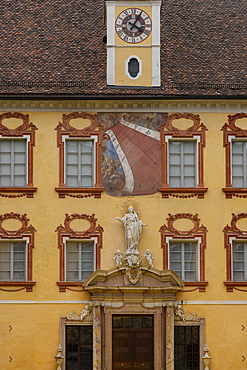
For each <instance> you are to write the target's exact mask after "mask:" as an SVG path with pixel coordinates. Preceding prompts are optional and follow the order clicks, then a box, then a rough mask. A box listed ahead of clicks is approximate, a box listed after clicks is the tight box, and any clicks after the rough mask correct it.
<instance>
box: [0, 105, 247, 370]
mask: <svg viewBox="0 0 247 370" xmlns="http://www.w3.org/2000/svg"><path fill="white" fill-rule="evenodd" d="M92 113H94V112H92ZM170 113H173V112H170ZM230 113H231V112H229V114H230ZM25 114H29V117H30V121H31V122H33V124H35V125H36V126H37V128H38V130H37V131H36V144H35V148H34V185H35V186H37V188H38V190H37V192H36V193H34V198H25V197H24V198H14V199H9V198H3V197H2V198H1V214H4V213H8V212H16V213H20V214H24V213H26V214H27V217H28V218H29V219H30V223H31V224H32V225H33V226H34V227H35V229H36V230H37V231H36V233H35V248H34V251H33V280H34V281H36V285H35V286H34V287H33V292H26V291H25V290H23V291H21V292H13V293H10V292H3V291H0V345H1V347H2V348H3V349H4V350H3V355H2V356H1V358H0V368H1V369H4V370H5V369H6V370H8V369H20V370H22V369H23V370H24V369H25V370H29V369H30V370H31V369H37V370H41V369H44V368H45V369H46V370H52V369H55V368H56V366H55V360H54V356H55V355H56V354H57V352H56V348H57V346H58V344H59V318H60V317H61V316H62V317H64V316H66V314H67V313H68V312H70V311H76V312H77V313H78V314H79V313H80V311H81V308H82V306H83V305H85V303H80V304H79V303H76V302H78V301H84V302H86V301H87V300H88V299H89V296H88V293H86V292H72V291H68V290H67V291H66V293H59V289H58V286H57V285H56V281H58V280H59V251H58V248H57V234H56V232H55V229H56V228H57V226H59V225H60V224H63V221H64V218H65V214H66V213H68V214H72V213H80V214H81V213H87V214H89V215H91V214H93V213H95V216H96V218H97V220H98V221H97V223H99V224H100V225H101V226H102V227H103V228H104V233H103V249H102V251H101V257H102V258H101V268H102V269H105V270H107V269H110V268H112V267H114V265H115V261H114V260H113V256H114V253H115V251H116V250H117V249H120V250H121V251H122V253H123V252H124V250H125V240H124V230H123V227H122V224H121V223H120V222H118V221H117V220H115V219H114V217H115V216H118V217H122V216H123V214H124V211H126V209H127V205H128V204H131V203H132V204H133V205H134V207H135V209H136V210H138V212H139V217H140V219H141V220H142V221H143V222H144V223H145V224H148V226H147V227H145V228H143V234H142V237H141V240H140V244H139V250H140V255H143V254H144V253H145V251H146V249H147V248H149V249H151V251H152V253H154V260H153V263H154V266H155V267H156V268H158V269H163V261H162V258H163V257H162V256H163V255H162V250H161V239H160V233H159V231H158V230H159V228H160V226H162V225H163V224H164V223H166V218H167V217H168V214H169V213H171V214H176V213H182V212H185V213H192V214H195V213H198V215H199V218H200V219H201V224H203V225H204V226H206V227H207V229H208V233H207V249H206V251H205V260H206V262H205V264H206V266H205V271H206V280H207V281H208V282H209V284H208V286H207V287H206V292H205V293H202V292H199V291H195V292H187V293H185V292H181V293H178V294H177V299H178V300H179V301H184V302H187V303H186V305H185V306H184V309H185V311H186V313H190V312H196V313H197V314H198V315H199V317H205V318H206V341H207V344H208V346H209V348H210V352H209V353H210V355H211V356H212V363H211V365H210V369H211V370H217V369H219V368H220V369H223V370H231V369H233V368H235V369H240V370H241V369H244V368H245V366H246V365H245V364H246V361H247V353H246V340H247V334H246V333H247V322H246V302H247V301H246V293H244V292H240V291H233V292H232V293H229V292H226V287H225V286H224V284H223V281H224V280H225V279H226V253H225V249H224V235H223V232H222V230H223V228H224V227H225V226H226V225H227V224H229V223H230V221H231V215H232V213H235V214H238V213H241V212H246V202H247V201H246V199H239V198H232V199H226V198H225V194H224V193H223V191H222V187H224V186H225V149H224V148H223V134H222V131H221V128H222V126H223V125H224V123H225V122H227V115H228V114H227V113H200V118H201V122H203V123H204V124H205V126H206V127H207V128H208V131H207V132H206V148H205V149H204V185H205V187H207V188H208V191H207V192H206V194H205V197H204V199H197V198H189V199H180V198H173V197H170V198H169V199H162V198H161V194H160V193H155V194H153V195H145V196H144V195H143V196H138V197H112V196H109V195H106V194H105V193H102V196H101V199H94V198H93V197H92V198H83V199H78V198H69V197H66V198H65V199H60V198H58V194H57V192H56V191H55V187H57V186H58V179H59V166H58V163H59V156H58V154H59V151H58V148H57V137H56V131H55V128H56V126H57V125H58V123H59V122H61V120H62V114H63V112H62V111H61V112H33V111H30V112H25ZM186 289H188V288H186V287H185V288H184V290H186ZM7 300H11V301H12V302H13V303H12V304H6V301H7ZM26 300H28V301H34V302H36V303H33V304H31V303H30V304H24V303H22V304H21V303H20V301H22V302H24V301H26ZM42 301H43V302H44V301H45V302H46V303H38V302H42ZM49 301H57V302H58V303H57V304H55V303H50V304H49ZM61 301H63V303H61ZM67 301H68V304H67V303H66V302H67ZM192 301H193V302H194V303H193V304H190V302H192ZM197 301H198V305H197V304H196V302H197ZM215 301H217V302H218V303H217V304H215V303H214V304H210V303H213V302H215ZM226 301H227V302H229V301H232V302H233V304H232V305H229V304H224V302H226ZM14 302H16V303H14ZM59 302H60V303H59ZM71 302H74V303H71ZM201 302H204V303H203V304H201ZM236 302H238V304H236ZM241 302H242V303H241ZM239 303H240V304H239ZM9 325H11V327H12V328H13V329H12V330H11V331H9ZM242 325H243V326H242ZM243 327H244V329H243ZM242 356H244V357H242ZM10 357H11V358H12V360H11V362H9V361H10ZM243 358H246V360H243Z"/></svg>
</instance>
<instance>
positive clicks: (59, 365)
mask: <svg viewBox="0 0 247 370" xmlns="http://www.w3.org/2000/svg"><path fill="white" fill-rule="evenodd" d="M62 351H63V349H62V346H61V344H59V346H58V347H57V352H58V353H57V355H56V356H55V360H56V364H57V370H62V365H63V360H64V357H63V356H62Z"/></svg>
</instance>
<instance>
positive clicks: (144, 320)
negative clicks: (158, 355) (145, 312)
mask: <svg viewBox="0 0 247 370" xmlns="http://www.w3.org/2000/svg"><path fill="white" fill-rule="evenodd" d="M114 319H116V320H115V323H114ZM116 321H118V323H117V325H116ZM112 340H113V343H112V349H113V369H114V370H118V369H119V370H138V369H139V370H140V369H142V370H144V369H146V370H153V369H154V344H153V343H154V341H153V317H152V316H130V315H128V316H127V315H126V316H117V315H114V318H113V332H112Z"/></svg>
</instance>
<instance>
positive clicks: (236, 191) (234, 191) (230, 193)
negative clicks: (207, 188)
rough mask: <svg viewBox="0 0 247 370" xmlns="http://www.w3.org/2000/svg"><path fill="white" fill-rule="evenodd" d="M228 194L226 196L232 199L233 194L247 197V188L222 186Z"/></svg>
mask: <svg viewBox="0 0 247 370" xmlns="http://www.w3.org/2000/svg"><path fill="white" fill-rule="evenodd" d="M222 191H223V192H224V193H225V194H226V198H228V199H231V198H232V197H233V196H235V197H239V198H247V188H230V187H229V188H222Z"/></svg>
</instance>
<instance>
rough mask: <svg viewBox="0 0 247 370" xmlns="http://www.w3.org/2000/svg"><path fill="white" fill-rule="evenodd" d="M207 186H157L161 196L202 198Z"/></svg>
mask: <svg viewBox="0 0 247 370" xmlns="http://www.w3.org/2000/svg"><path fill="white" fill-rule="evenodd" d="M207 190H208V188H159V192H160V193H162V198H169V196H171V197H175V198H192V197H196V196H197V198H204V193H206V192H207Z"/></svg>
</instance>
